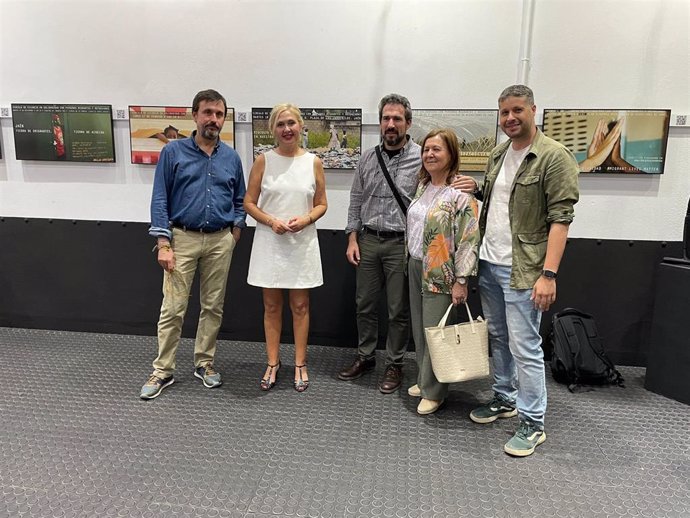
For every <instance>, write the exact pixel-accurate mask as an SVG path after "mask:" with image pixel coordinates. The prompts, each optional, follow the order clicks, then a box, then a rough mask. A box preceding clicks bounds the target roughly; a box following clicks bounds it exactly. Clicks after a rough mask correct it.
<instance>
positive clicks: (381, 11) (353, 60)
mask: <svg viewBox="0 0 690 518" xmlns="http://www.w3.org/2000/svg"><path fill="white" fill-rule="evenodd" d="M531 5H532V7H533V18H532V25H531V30H530V31H529V32H528V33H525V34H523V33H522V32H523V31H522V16H523V2H519V1H517V0H492V1H484V0H408V1H402V0H387V1H385V0H360V1H352V0H350V1H347V2H343V1H337V0H334V1H330V0H322V1H319V0H255V1H249V0H225V1H222V2H221V1H206V0H159V1H153V0H152V1H148V2H136V1H122V0H81V1H79V0H24V1H22V0H0V70H1V78H0V107H9V106H10V104H11V103H104V104H112V105H113V108H114V109H118V108H126V107H127V106H128V105H130V104H133V105H189V104H190V103H191V99H192V97H193V95H194V93H196V92H197V91H198V90H201V89H203V88H216V89H217V90H219V91H221V93H223V94H224V95H225V96H226V98H227V99H228V103H229V105H230V106H233V107H234V108H235V109H236V111H239V112H248V111H250V110H251V107H252V106H272V105H273V104H276V103H278V102H284V101H290V102H294V103H296V104H298V105H305V106H306V105H308V106H323V107H355V108H362V109H363V110H364V119H365V123H367V125H366V126H365V129H364V139H363V143H364V147H370V146H372V145H374V144H375V143H376V142H377V140H378V128H377V125H376V114H375V112H376V106H377V102H378V100H379V98H380V97H381V96H383V95H384V94H386V93H389V92H392V91H395V92H399V93H402V94H404V95H406V96H408V97H409V98H410V100H411V102H412V104H413V107H416V108H443V107H447V108H494V107H495V106H496V97H497V96H498V94H499V92H500V91H501V90H502V89H503V88H504V87H505V86H507V85H509V84H512V83H515V82H516V81H517V80H518V77H519V70H520V65H521V63H522V62H523V61H522V58H523V57H525V56H521V55H520V52H519V48H520V42H521V41H523V38H524V39H525V40H526V41H531V56H529V57H530V58H531V59H529V61H528V64H529V65H530V71H529V75H528V78H527V83H528V84H529V85H530V86H531V87H532V88H533V89H534V91H535V96H536V103H537V107H538V111H539V112H540V115H539V117H540V116H541V109H543V108H580V107H582V108H667V109H671V110H672V112H673V117H672V119H673V120H672V124H673V123H674V122H675V115H677V114H688V113H690V89H689V88H688V87H689V77H690V59H689V58H690V43H689V39H688V28H689V27H688V25H689V19H690V2H688V1H687V0H646V1H645V0H639V1H619V0H533V1H532V2H531ZM0 126H1V132H2V135H1V136H2V151H3V158H2V160H0V216H8V217H36V218H63V219H80V220H112V221H140V222H145V221H148V219H149V216H148V204H149V198H150V191H151V183H152V176H153V167H152V166H143V165H133V164H130V160H129V126H128V121H126V120H116V121H115V122H114V127H115V138H116V157H117V163H115V164H75V163H53V162H33V161H17V160H15V158H14V156H15V155H14V148H13V132H12V121H11V118H9V117H3V118H2V119H0ZM236 148H237V150H238V152H239V153H240V156H241V157H242V160H243V163H244V166H245V169H246V173H247V174H248V171H249V168H250V167H251V125H250V124H246V123H238V124H237V125H236ZM351 181H352V172H351V171H344V172H343V171H338V172H336V171H329V172H327V184H328V196H329V204H330V208H329V211H328V213H327V214H326V216H325V217H324V218H323V219H322V220H321V221H319V226H320V227H321V228H330V229H343V228H344V226H345V220H346V214H347V205H348V200H349V187H350V183H351ZM581 193H582V195H581V202H580V204H579V205H578V206H577V208H576V211H577V214H576V220H575V223H574V224H573V226H572V228H571V236H573V237H585V238H602V239H609V238H610V239H642V240H680V239H681V236H682V220H683V215H684V213H685V208H686V206H687V202H688V196H690V126H678V125H676V126H672V128H671V134H670V140H669V145H668V151H667V162H666V173H665V174H664V175H660V176H659V175H650V176H646V175H633V176H619V177H614V176H610V175H608V176H600V177H590V176H582V177H581Z"/></svg>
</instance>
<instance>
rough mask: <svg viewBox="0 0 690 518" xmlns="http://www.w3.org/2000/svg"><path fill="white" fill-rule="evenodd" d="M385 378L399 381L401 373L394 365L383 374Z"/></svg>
mask: <svg viewBox="0 0 690 518" xmlns="http://www.w3.org/2000/svg"><path fill="white" fill-rule="evenodd" d="M383 377H384V378H387V379H396V380H397V379H398V378H399V377H400V371H399V370H398V368H397V367H395V366H394V365H389V366H388V368H387V369H386V372H384V373H383Z"/></svg>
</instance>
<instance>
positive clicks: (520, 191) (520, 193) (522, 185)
mask: <svg viewBox="0 0 690 518" xmlns="http://www.w3.org/2000/svg"><path fill="white" fill-rule="evenodd" d="M540 179H541V176H540V175H538V174H533V175H525V176H521V177H520V178H518V179H517V180H515V201H517V202H518V203H528V204H534V203H536V202H537V200H538V199H539V194H540V192H541V191H540V190H539V180H540Z"/></svg>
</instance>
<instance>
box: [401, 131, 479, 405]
mask: <svg viewBox="0 0 690 518" xmlns="http://www.w3.org/2000/svg"><path fill="white" fill-rule="evenodd" d="M459 167H460V151H459V148H458V138H457V136H456V135H455V132H454V131H453V130H451V129H438V130H433V131H431V132H430V133H429V134H428V135H427V136H426V137H425V138H424V141H423V143H422V169H421V171H420V172H419V186H418V187H417V194H416V195H415V198H414V200H413V201H412V203H411V204H410V207H409V210H408V212H407V248H408V251H409V263H408V274H409V284H410V319H411V323H412V335H413V337H414V342H415V345H416V352H417V355H416V356H417V367H418V370H419V372H418V375H417V384H416V385H413V386H412V387H410V388H409V390H408V394H410V395H411V396H416V397H421V398H422V399H421V401H420V403H419V406H418V407H417V413H419V414H431V413H433V412H435V411H436V410H438V409H439V407H440V406H441V405H442V404H443V401H444V399H445V397H446V394H447V392H448V384H446V383H440V382H439V381H438V380H437V379H436V376H434V371H433V370H432V368H431V358H430V356H429V350H428V347H427V343H426V339H425V337H424V328H425V327H431V326H436V325H438V322H439V320H440V319H441V317H442V316H443V314H444V313H445V312H446V309H448V305H449V304H450V303H451V302H452V303H453V304H454V305H458V304H462V303H464V302H465V301H466V300H467V277H469V276H471V275H476V273H477V254H478V247H479V226H478V224H477V218H478V214H479V212H478V208H477V200H476V199H475V198H474V197H473V196H472V195H469V194H465V193H463V192H460V191H459V190H457V189H454V188H453V187H451V186H450V183H451V181H452V180H453V177H454V176H455V175H456V174H457V173H458V170H459Z"/></svg>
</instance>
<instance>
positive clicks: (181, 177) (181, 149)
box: [149, 131, 247, 238]
mask: <svg viewBox="0 0 690 518" xmlns="http://www.w3.org/2000/svg"><path fill="white" fill-rule="evenodd" d="M195 135H196V131H194V132H193V133H192V136H191V137H189V138H185V139H180V140H172V141H170V142H169V143H168V144H166V145H165V146H164V147H163V149H162V151H161V154H160V157H159V159H158V165H157V166H156V175H155V177H154V180H153V194H152V196H151V227H150V228H149V234H150V235H152V236H162V237H167V238H171V237H172V233H171V232H170V225H171V223H174V224H176V225H180V226H185V227H188V228H193V229H197V230H206V231H208V232H213V231H215V230H220V229H222V228H225V227H229V226H230V225H233V226H235V227H240V228H243V227H245V226H246V223H245V219H246V217H247V215H246V214H245V212H244V207H243V205H242V202H243V200H244V193H245V192H246V187H245V184H244V173H243V172H242V162H241V161H240V157H239V155H238V154H237V152H236V151H235V150H234V149H232V148H231V147H230V146H228V145H227V144H225V143H223V142H221V141H220V139H218V142H217V143H216V146H215V148H214V149H213V153H211V156H208V155H207V154H206V153H205V152H204V151H203V150H202V149H201V148H200V147H199V146H198V145H197V143H196V141H195V140H194V136H195Z"/></svg>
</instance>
